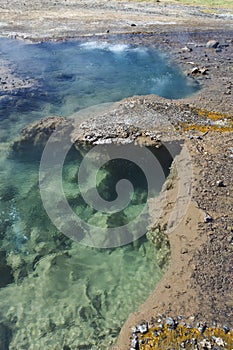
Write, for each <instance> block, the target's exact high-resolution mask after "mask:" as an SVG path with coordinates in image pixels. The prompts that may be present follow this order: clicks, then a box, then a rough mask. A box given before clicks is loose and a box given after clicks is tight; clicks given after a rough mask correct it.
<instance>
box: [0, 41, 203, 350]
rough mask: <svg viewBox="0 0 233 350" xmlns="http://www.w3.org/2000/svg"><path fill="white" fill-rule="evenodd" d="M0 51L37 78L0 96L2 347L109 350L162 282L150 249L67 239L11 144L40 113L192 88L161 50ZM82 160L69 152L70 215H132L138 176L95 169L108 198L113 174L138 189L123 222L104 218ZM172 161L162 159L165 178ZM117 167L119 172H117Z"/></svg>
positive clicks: (22, 46)
mask: <svg viewBox="0 0 233 350" xmlns="http://www.w3.org/2000/svg"><path fill="white" fill-rule="evenodd" d="M0 54H1V57H2V58H3V59H4V60H5V61H7V62H8V64H9V66H10V68H11V70H12V71H13V72H14V73H15V74H16V75H18V76H19V77H20V78H22V79H25V80H28V79H32V80H33V81H34V85H33V86H32V87H31V88H27V89H23V90H19V91H18V90H15V91H11V92H2V93H1V94H0V97H1V99H0V151H1V152H0V199H1V200H0V338H1V349H3V350H7V349H12V350H13V349H17V350H22V349H33V350H37V349H38V350H39V349H64V350H65V349H66V350H68V349H72V350H73V349H108V348H109V347H110V344H112V343H113V342H114V340H115V339H116V337H117V334H118V332H119V329H120V327H121V326H122V324H123V322H124V321H125V319H126V318H127V316H128V314H129V313H130V312H132V311H134V310H136V308H137V307H138V305H139V304H140V303H142V301H144V300H145V299H146V297H147V296H148V295H149V294H150V292H151V291H152V290H153V289H154V287H155V285H156V283H157V282H158V281H159V279H160V278H161V276H162V273H163V272H162V270H161V268H160V267H159V266H158V263H157V261H156V250H155V248H154V247H153V246H152V245H151V244H150V243H149V242H148V241H147V240H146V238H145V237H142V238H141V239H139V240H137V241H135V242H133V243H130V244H128V245H125V246H122V247H118V248H112V249H111V248H109V249H96V248H91V247H87V246H84V245H81V244H79V243H77V242H74V241H72V240H70V239H69V238H67V237H66V236H64V235H63V234H62V233H61V232H59V231H58V230H57V229H56V227H55V226H54V225H53V224H52V222H51V221H50V219H49V218H48V216H47V214H46V212H45V210H44V208H43V205H42V202H41V198H40V192H39V186H38V183H39V182H38V181H39V178H38V169H39V160H38V159H33V158H31V157H30V156H27V155H26V156H25V157H24V158H21V157H20V156H18V157H17V155H16V156H14V157H12V156H10V152H9V150H10V145H11V142H12V141H13V140H14V138H15V137H17V135H18V133H19V131H20V130H21V129H22V127H23V126H25V125H26V124H28V123H30V122H32V121H35V120H38V119H40V118H42V117H46V116H49V115H60V116H61V115H62V116H69V117H70V116H72V115H73V114H74V113H77V112H78V111H80V110H82V109H84V108H86V107H89V106H93V105H99V104H101V103H106V102H114V101H117V100H120V99H122V98H124V97H127V96H132V95H137V94H138V95H142V94H150V93H155V94H158V95H160V96H164V97H167V98H179V97H184V96H187V95H189V94H191V93H193V92H195V91H196V90H197V88H198V87H196V86H191V85H189V84H188V82H187V80H186V79H185V77H184V76H183V75H182V73H181V72H180V71H179V70H178V69H177V68H176V67H174V65H172V64H170V63H169V62H168V60H167V58H166V56H165V55H164V54H162V53H159V52H157V51H156V50H150V49H148V48H144V47H140V48H138V47H132V46H129V45H124V44H116V45H113V44H107V43H96V42H87V43H83V42H78V41H68V42H59V43H52V42H47V43H40V44H31V43H25V42H23V41H15V40H9V39H0ZM80 161H81V159H79V155H78V153H77V152H76V153H75V152H74V153H73V154H72V155H71V156H70V157H68V159H67V161H66V162H65V165H64V172H63V176H64V177H63V184H64V190H65V194H66V196H67V199H68V201H69V203H70V205H71V206H72V208H73V210H74V211H76V212H78V213H79V214H80V215H82V216H83V218H85V219H86V220H87V221H90V222H91V223H92V224H94V225H95V226H96V230H98V225H100V226H101V225H102V226H106V225H107V226H108V227H109V226H110V227H116V226H117V225H119V222H120V223H121V224H122V223H124V222H125V220H126V221H127V220H129V219H132V218H134V217H135V216H137V215H138V212H139V211H140V210H141V208H142V207H143V206H144V205H145V202H146V198H147V187H146V185H147V184H146V181H145V179H144V177H143V174H141V173H140V170H138V169H136V168H135V169H134V168H132V166H131V165H125V164H124V166H122V163H119V164H118V165H117V164H116V163H114V164H112V165H111V164H110V165H109V167H106V168H104V169H102V171H101V172H100V174H99V179H98V186H99V191H100V193H101V195H102V196H103V197H104V198H105V199H106V200H109V201H111V200H114V198H115V192H114V191H115V183H116V182H117V181H118V179H119V178H122V177H124V178H127V177H128V178H129V179H130V181H131V182H133V183H134V187H135V188H134V190H135V193H134V195H133V197H132V202H131V203H130V204H129V206H128V207H127V208H126V210H125V211H124V212H122V213H121V216H111V217H109V216H108V217H106V216H105V217H104V216H103V215H102V214H99V213H98V212H96V211H93V210H92V209H90V208H89V207H88V206H87V205H86V204H85V203H84V202H83V201H82V198H81V196H80V191H79V188H78V183H77V171H78V168H79V164H80ZM170 161H171V160H170V159H168V160H167V162H165V163H166V164H165V166H164V171H165V173H166V175H167V174H168V172H169V165H170ZM122 168H124V169H125V170H124V173H120V170H118V169H122ZM132 174H133V176H132ZM160 185H162V184H160ZM158 190H159V189H155V192H156V191H157V192H158ZM147 219H148V218H147V217H146V221H145V223H143V224H145V225H146V222H147Z"/></svg>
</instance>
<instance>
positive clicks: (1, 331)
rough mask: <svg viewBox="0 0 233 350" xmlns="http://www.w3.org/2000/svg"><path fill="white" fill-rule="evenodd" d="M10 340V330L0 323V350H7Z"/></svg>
mask: <svg viewBox="0 0 233 350" xmlns="http://www.w3.org/2000/svg"><path fill="white" fill-rule="evenodd" d="M11 338H12V332H11V329H10V328H9V327H8V326H6V325H5V324H3V323H0V350H7V349H9V345H10V342H11Z"/></svg>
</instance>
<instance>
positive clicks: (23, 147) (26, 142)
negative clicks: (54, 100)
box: [12, 117, 73, 153]
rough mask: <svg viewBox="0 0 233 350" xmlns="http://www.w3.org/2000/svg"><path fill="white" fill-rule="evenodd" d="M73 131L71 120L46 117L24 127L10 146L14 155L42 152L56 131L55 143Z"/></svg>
mask: <svg viewBox="0 0 233 350" xmlns="http://www.w3.org/2000/svg"><path fill="white" fill-rule="evenodd" d="M72 130H73V123H72V120H69V119H66V118H63V117H48V118H45V119H41V120H39V121H36V122H34V123H32V124H30V125H28V126H26V127H25V128H24V129H23V130H22V131H21V133H20V136H19V138H18V139H17V140H15V141H14V143H13V145H12V150H13V152H14V153H24V152H33V150H34V151H42V150H43V148H44V147H45V144H46V142H47V141H48V139H49V137H50V136H51V135H52V133H53V132H54V131H56V132H57V133H56V138H55V139H54V141H55V142H59V141H61V140H62V139H63V138H64V137H67V135H70V133H71V131H72Z"/></svg>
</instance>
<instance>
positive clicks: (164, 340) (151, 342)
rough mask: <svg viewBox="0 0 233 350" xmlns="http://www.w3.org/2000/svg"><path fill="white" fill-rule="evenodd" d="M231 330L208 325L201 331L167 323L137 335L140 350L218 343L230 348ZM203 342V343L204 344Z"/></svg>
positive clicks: (177, 349) (194, 347)
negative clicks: (173, 327) (171, 326)
mask: <svg viewBox="0 0 233 350" xmlns="http://www.w3.org/2000/svg"><path fill="white" fill-rule="evenodd" d="M232 341H233V332H232V331H229V332H226V331H224V329H221V328H214V327H209V328H206V329H205V330H204V332H201V331H200V330H199V328H196V327H189V326H187V325H181V324H178V325H177V327H175V329H171V328H170V327H169V325H163V326H162V327H161V325H160V326H156V327H152V328H150V329H149V330H148V332H147V333H146V334H142V335H140V336H139V349H140V350H148V349H150V350H152V349H154V350H157V349H174V350H179V349H181V348H184V349H189V350H191V349H199V347H197V345H201V346H203V348H205V346H207V345H208V344H209V346H211V347H208V348H210V349H212V345H214V344H215V345H220V344H221V345H220V346H221V348H222V349H226V350H231V349H232ZM204 343H205V344H204Z"/></svg>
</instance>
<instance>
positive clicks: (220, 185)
mask: <svg viewBox="0 0 233 350" xmlns="http://www.w3.org/2000/svg"><path fill="white" fill-rule="evenodd" d="M216 186H217V187H224V182H223V180H218V181H216Z"/></svg>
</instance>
